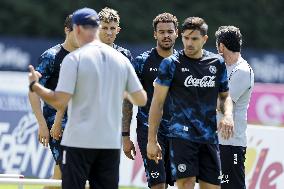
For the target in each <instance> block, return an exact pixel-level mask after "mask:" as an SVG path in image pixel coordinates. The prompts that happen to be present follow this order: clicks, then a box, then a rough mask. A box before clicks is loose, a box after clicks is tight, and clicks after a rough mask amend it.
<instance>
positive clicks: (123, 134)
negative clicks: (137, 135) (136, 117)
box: [121, 131, 130, 136]
mask: <svg viewBox="0 0 284 189" xmlns="http://www.w3.org/2000/svg"><path fill="white" fill-rule="evenodd" d="M121 135H122V136H130V132H129V131H128V132H122V133H121Z"/></svg>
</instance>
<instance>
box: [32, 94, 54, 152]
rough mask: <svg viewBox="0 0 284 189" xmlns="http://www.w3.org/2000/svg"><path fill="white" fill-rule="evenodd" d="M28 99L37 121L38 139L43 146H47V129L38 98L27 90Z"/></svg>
mask: <svg viewBox="0 0 284 189" xmlns="http://www.w3.org/2000/svg"><path fill="white" fill-rule="evenodd" d="M28 95H29V100H30V104H31V107H32V110H33V112H34V115H35V117H36V119H37V122H38V126H39V128H38V141H39V142H40V143H42V144H43V146H45V147H48V142H49V130H48V127H47V124H46V121H45V118H44V116H43V113H42V110H41V102H40V98H39V96H38V95H37V94H35V93H31V92H29V94H28Z"/></svg>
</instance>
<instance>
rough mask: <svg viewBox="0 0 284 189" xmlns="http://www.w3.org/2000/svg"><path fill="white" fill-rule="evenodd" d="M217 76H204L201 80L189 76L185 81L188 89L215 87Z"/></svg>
mask: <svg viewBox="0 0 284 189" xmlns="http://www.w3.org/2000/svg"><path fill="white" fill-rule="evenodd" d="M215 77H216V76H203V77H202V78H201V79H198V78H194V77H193V76H192V75H190V76H188V77H187V78H186V79H185V81H184V86H186V87H215V81H214V79H215Z"/></svg>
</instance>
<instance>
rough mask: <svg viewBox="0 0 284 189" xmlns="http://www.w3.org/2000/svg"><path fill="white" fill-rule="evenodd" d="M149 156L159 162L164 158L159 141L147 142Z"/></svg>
mask: <svg viewBox="0 0 284 189" xmlns="http://www.w3.org/2000/svg"><path fill="white" fill-rule="evenodd" d="M147 156H148V158H149V159H152V160H154V161H155V162H156V163H157V164H158V163H159V160H161V159H162V149H161V146H160V144H159V143H158V142H149V141H148V144H147Z"/></svg>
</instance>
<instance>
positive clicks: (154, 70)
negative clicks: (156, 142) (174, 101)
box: [132, 48, 170, 135]
mask: <svg viewBox="0 0 284 189" xmlns="http://www.w3.org/2000/svg"><path fill="white" fill-rule="evenodd" d="M163 59H164V58H163V57H162V56H160V55H159V54H158V52H157V49H156V48H153V49H151V50H150V51H146V52H144V53H142V54H141V55H139V56H137V57H136V58H135V60H134V61H133V63H132V64H133V66H134V69H135V71H136V74H137V75H138V78H139V80H140V81H141V84H142V85H143V88H144V90H145V91H146V92H147V97H148V100H147V103H146V106H143V107H138V113H137V116H136V118H137V120H138V121H139V122H140V123H142V124H143V125H144V126H146V127H148V117H149V110H150V106H151V102H152V97H153V93H154V86H153V83H154V80H155V79H156V78H157V76H158V70H159V67H160V64H161V62H162V60H163ZM169 120H170V112H169V107H168V98H167V99H166V101H165V106H164V109H163V118H162V121H161V126H160V127H159V132H160V133H161V134H164V135H168V133H169V128H168V127H169Z"/></svg>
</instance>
